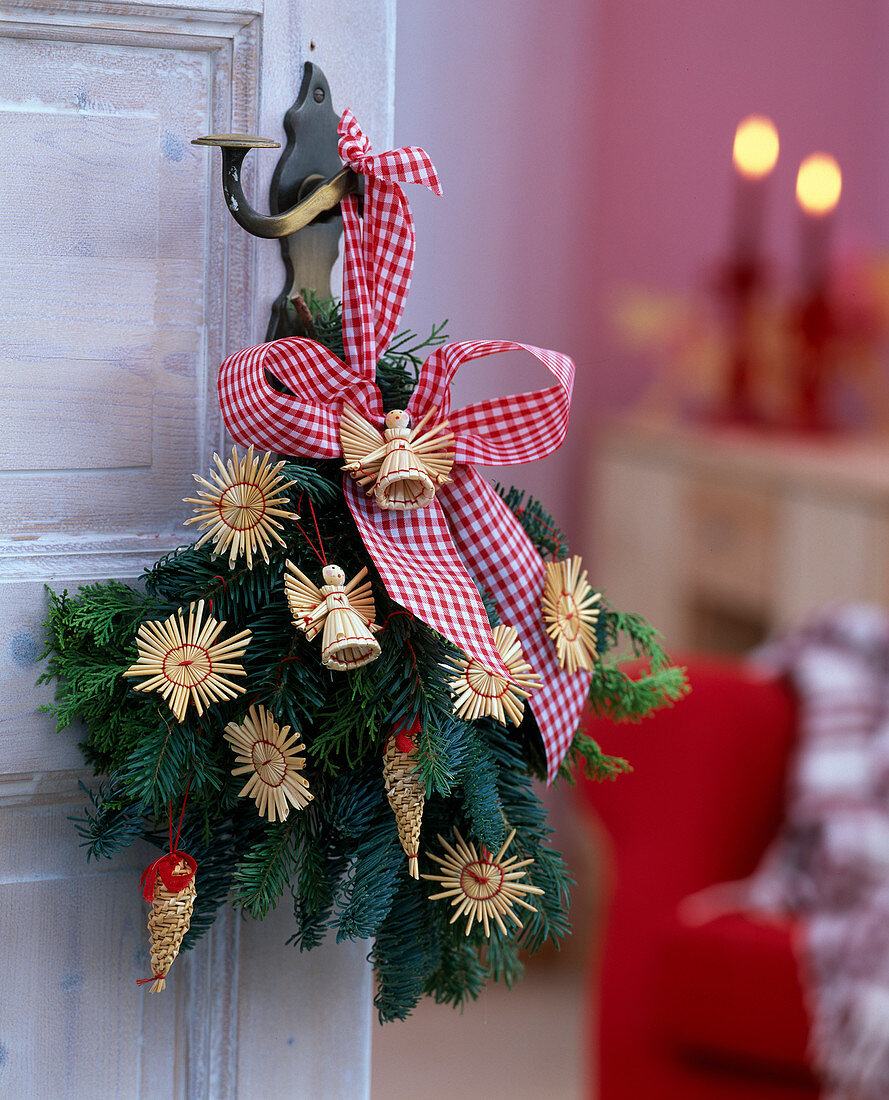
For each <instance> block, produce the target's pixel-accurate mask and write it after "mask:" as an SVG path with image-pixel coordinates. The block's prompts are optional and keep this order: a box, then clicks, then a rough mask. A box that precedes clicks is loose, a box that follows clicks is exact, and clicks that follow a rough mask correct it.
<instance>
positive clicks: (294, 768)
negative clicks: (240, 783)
mask: <svg viewBox="0 0 889 1100" xmlns="http://www.w3.org/2000/svg"><path fill="white" fill-rule="evenodd" d="M288 734H290V736H289V737H288V736H287V735H288ZM225 739H226V741H228V743H229V744H230V745H231V747H232V749H233V751H234V753H235V762H236V763H237V764H238V767H236V768H232V775H247V774H249V773H252V774H251V775H250V778H249V779H248V780H247V783H246V785H245V786H244V788H243V790H241V791H239V792H238V796H239V797H240V798H244V797H249V798H252V799H253V800H254V802H255V803H256V807H257V809H258V810H259V812H260V814H261V815H262V816H263V817H266V818H268V819H269V821H276V820H277V821H286V819H287V817H288V815H289V814H290V807H291V806H293V807H295V808H296V809H297V810H301V809H302V808H303V806H305V805H307V803H309V802H311V801H312V798H313V797H314V796H313V795H312V792H311V791H310V790H309V784H308V781H307V780H306V779H305V778H304V776H302V775H300V772H301V771H302V770H303V768H305V766H306V760H305V755H304V754H305V751H306V750H305V746H304V745H303V744H302V743H301V742H300V736H299V732H298V731H297V732H295V733H290V726H284V727H283V728H282V727H280V726H279V725H278V723H277V722H276V721H275V719H274V717H273V715H272V714H271V713H270V712H269V711H268V710H266V708H265V707H263V706H258V707H256V706H254V707H251V708H250V710H249V711H248V713H247V717H246V718H245V719H244V720H243V722H240V723H238V722H229V724H228V725H227V726H226V727H225Z"/></svg>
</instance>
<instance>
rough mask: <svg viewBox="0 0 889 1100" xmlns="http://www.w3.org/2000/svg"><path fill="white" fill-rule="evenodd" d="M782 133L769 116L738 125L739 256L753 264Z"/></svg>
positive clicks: (735, 155) (736, 245)
mask: <svg viewBox="0 0 889 1100" xmlns="http://www.w3.org/2000/svg"><path fill="white" fill-rule="evenodd" d="M779 148H780V146H779V142H778V131H777V130H776V129H775V124H774V123H773V122H772V120H771V119H770V118H766V117H765V115H748V116H747V118H745V119H742V120H741V122H739V123H738V128H737V130H735V143H734V146H733V148H732V160H733V162H734V165H735V170H736V171H737V173H738V184H737V198H736V206H735V242H734V250H735V257H736V259H737V261H738V262H743V263H750V262H751V261H752V260H753V259H754V257H756V256H758V254H759V251H760V244H761V238H762V229H763V214H764V212H765V196H766V180H767V179H768V177H769V176H770V175H771V174H772V170H773V169H774V167H775V165H776V164H777V162H778V151H779Z"/></svg>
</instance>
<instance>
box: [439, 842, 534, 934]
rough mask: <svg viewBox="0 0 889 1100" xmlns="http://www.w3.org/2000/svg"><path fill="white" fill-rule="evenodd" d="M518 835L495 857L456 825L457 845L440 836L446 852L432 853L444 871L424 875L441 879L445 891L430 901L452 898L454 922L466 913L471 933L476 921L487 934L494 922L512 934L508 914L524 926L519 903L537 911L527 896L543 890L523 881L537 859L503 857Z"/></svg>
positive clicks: (452, 920) (504, 932)
mask: <svg viewBox="0 0 889 1100" xmlns="http://www.w3.org/2000/svg"><path fill="white" fill-rule="evenodd" d="M514 837H515V829H513V830H512V831H511V832H510V834H509V836H508V837H507V838H506V840H505V841H504V843H503V846H502V847H501V849H500V851H499V852H498V853H497V855H495V856H492V855H491V853H490V852H489V851H488V850H487V848H485V847H484V846H483V847H482V848H481V851H480V852H478V851H476V848H475V845H474V844H473V843H472V842H471V841H470V842H469V843H468V844H467V842H466V841H465V840H464V839H463V837H462V836H461V835H460V832H459V830H458V829H457V827H456V826H454V844H453V846H452V845H450V844H448V842H447V841H446V840H445V839H444V837H442V836H439V838H438V842H439V844H441V846H442V848H444V850H445V855H444V856H437V855H435V854H434V853H433V852H430V853H429V858H430V859H434V860H435V862H436V863H438V864H439V865H440V866H441V869H442V870H441V874H438V875H423V876H422V877H423V878H425V879H428V880H429V881H430V882H439V883H441V885H442V886H443V887H444V890H442V892H441V893H439V894H430V896H429V900H430V901H442V900H444V899H445V898H449V899H450V902H451V905H452V906H454V907H455V909H456V912H455V913H454V915H453V916H452V917H451V921H450V923H451V924H453V923H454V922H455V921H457V920H459V919H460V917H463V916H465V917H466V935H467V936H468V935H469V933H470V932H471V931H472V926H473V924H474V923H475V922H478V923H479V924H481V925H482V926H483V927H484V930H485V935H486V936H488V937H490V935H491V922H492V921H493V922H494V923H495V924H496V925H497V927H498V928H499V929H500V931H501V932H502V933H503V934H504V935H505V936H506V935H509V929H508V928H507V926H506V924H504V921H503V918H504V917H508V918H509V919H510V920H511V921H512V923H513V924H514V925H516V927H518V928H521V927H522V922H521V921H520V920H519V918H518V917H517V916H516V912H515V908H514V907H515V906H516V905H520V906H522V907H523V908H524V909H527V910H529V911H530V912H531V913H536V912H537V910H536V909H535V908H534V906H533V905H531V904H530V903H529V902H527V901H525V900H524V898H525V896H526V895H528V894H541V895H542V894H543V890H541V889H540V887H539V886H532V885H531V884H530V883H527V882H520V881H519V879H523V878H524V877H525V873H526V872H525V870H524V868H525V867H529V866H530V865H531V864H532V863H533V862H534V860H533V859H522V860H520V859H519V857H518V856H510V858H509V859H507V860H504V858H503V857H504V855H505V854H506V849H507V848H508V847H509V846H510V844H512V841H513V838H514Z"/></svg>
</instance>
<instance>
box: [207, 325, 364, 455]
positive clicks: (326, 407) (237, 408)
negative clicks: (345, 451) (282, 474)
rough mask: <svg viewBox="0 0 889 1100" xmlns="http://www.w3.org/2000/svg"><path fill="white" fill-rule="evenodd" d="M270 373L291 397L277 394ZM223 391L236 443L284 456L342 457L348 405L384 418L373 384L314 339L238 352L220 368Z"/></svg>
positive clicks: (224, 407) (226, 415) (225, 412)
mask: <svg viewBox="0 0 889 1100" xmlns="http://www.w3.org/2000/svg"><path fill="white" fill-rule="evenodd" d="M266 372H268V373H269V374H271V375H272V376H273V377H274V378H276V379H277V380H278V381H279V382H280V383H281V384H282V385H284V386H286V387H287V389H288V390H289V391H290V392H289V393H279V392H278V391H277V390H275V389H274V388H273V387H272V386H271V385H270V384H269V382H268V378H267V374H266ZM218 387H219V404H220V406H221V407H222V416H223V419H224V420H225V423H226V425H227V427H228V430H229V431H230V432H231V434H232V436H233V437H234V439H235V440H236V441H237V442H238V443H242V444H250V443H252V444H253V445H254V446H256V447H262V448H264V449H265V450H268V451H279V452H280V453H281V454H287V455H307V456H309V457H311V458H335V457H336V456H337V455H339V454H340V453H341V447H340V443H339V419H340V418H339V410H340V408H341V406H342V402H343V401H344V400H348V401H349V403H350V404H351V405H354V406H355V407H356V408H357V409H359V410H360V411H361V412H362V413H363V414H364V415H365V416H366V417H367V418H368V419H369V420H373V421H376V420H380V419H382V415H383V405H382V401H381V400H380V392H379V390H378V389H377V387H376V386H375V385H374V384H373V382H372V381H368V380H366V379H362V378H360V377H359V376H358V375H357V374H356V373H355V371H353V370H352V369H351V367H349V366H347V365H346V364H345V363H343V362H342V360H340V359H338V358H337V357H336V356H335V355H334V354H333V352H331V351H328V349H327V348H325V347H324V346H323V345H321V344H317V343H315V341H314V340H300V339H296V338H288V339H286V340H275V341H274V342H272V343H270V344H260V345H259V346H258V347H255V348H247V349H245V350H244V351H239V352H236V353H235V354H234V355H230V356H229V357H228V359H226V360H225V362H224V363H223V364H222V366H221V367H220V369H219V381H218Z"/></svg>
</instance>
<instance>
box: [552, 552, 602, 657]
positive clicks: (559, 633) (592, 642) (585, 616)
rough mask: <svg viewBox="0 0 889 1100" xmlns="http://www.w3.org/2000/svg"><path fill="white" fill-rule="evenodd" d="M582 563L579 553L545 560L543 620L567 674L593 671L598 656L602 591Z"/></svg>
mask: <svg viewBox="0 0 889 1100" xmlns="http://www.w3.org/2000/svg"><path fill="white" fill-rule="evenodd" d="M582 564H583V562H582V560H581V558H580V556H579V555H578V554H575V555H574V557H573V558H566V559H565V561H548V562H546V583H545V585H544V589H543V622H544V626H545V627H546V632H547V634H549V636H550V637H551V638H552V640H553V641H554V642H555V644H556V656H557V657H558V660H559V665H560V666H561V667H562V668H563V669H564V670H565V671H566V672H567V673H568V674H569V675H570V674H571V673H573V672H577V671H578V669H584V670H585V671H587V672H592V671H593V667H594V664H593V663H594V661H595V660H596V657H597V656H598V648H597V644H596V623H597V621H598V619H599V614H600V610H601V609H600V607H599V600H601V598H602V593H601V592H594V591H593V589H592V587H591V585H590V583H589V581H588V580H587V571H586V570H585V569H584V570H583V571H582V572H581V566H582Z"/></svg>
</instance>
